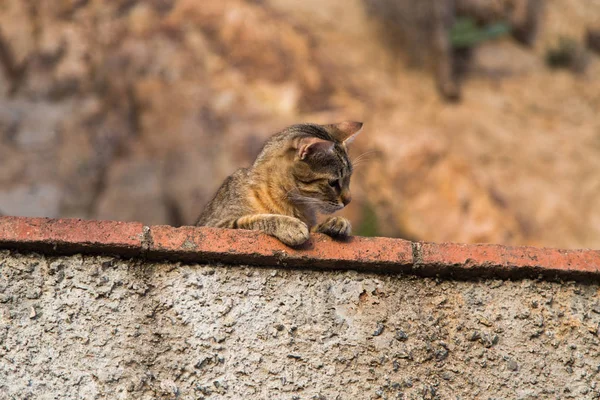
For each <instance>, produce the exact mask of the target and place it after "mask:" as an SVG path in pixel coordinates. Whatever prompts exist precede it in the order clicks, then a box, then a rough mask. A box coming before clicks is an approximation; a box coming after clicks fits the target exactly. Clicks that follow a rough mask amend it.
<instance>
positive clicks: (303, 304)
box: [0, 250, 600, 399]
mask: <svg viewBox="0 0 600 400" xmlns="http://www.w3.org/2000/svg"><path fill="white" fill-rule="evenodd" d="M599 326H600V296H599V286H598V284H596V283H593V284H592V283H589V284H586V283H573V282H545V281H540V280H529V279H524V280H515V281H510V280H494V279H492V280H468V281H452V280H441V279H430V278H418V277H415V276H408V275H374V274H368V273H357V272H353V271H337V272H336V271H311V270H291V269H286V268H279V269H271V268H257V267H247V266H243V265H235V266H223V265H206V264H189V265H186V264H181V263H170V262H157V263H154V262H148V261H142V260H125V259H119V258H114V257H108V256H85V255H72V256H44V255H39V254H19V253H15V252H11V251H7V250H4V251H2V252H1V253H0V393H1V394H0V398H2V399H28V398H29V399H33V398H35V399H50V398H83V399H94V398H96V399H104V398H106V399H156V398H165V399H169V398H172V399H175V398H180V399H192V398H193V399H202V398H205V399H242V398H243V399H251V398H252V399H274V398H277V399H279V398H281V399H348V398H357V399H367V398H384V399H385V398H387V399H492V398H507V399H509V398H510V399H541V398H548V399H549V398H557V399H558V398H561V399H569V398H572V399H597V398H600V387H599V386H598V383H597V382H598V373H599V372H600V352H599V345H600V338H599V330H598V329H599Z"/></svg>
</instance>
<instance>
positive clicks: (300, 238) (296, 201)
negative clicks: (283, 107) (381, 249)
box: [196, 121, 362, 246]
mask: <svg viewBox="0 0 600 400" xmlns="http://www.w3.org/2000/svg"><path fill="white" fill-rule="evenodd" d="M361 128H362V123H361V122H349V121H348V122H341V123H338V124H331V125H316V124H300V125H293V126H290V127H288V128H286V129H284V130H283V131H282V132H280V133H277V134H275V135H274V136H272V137H271V138H270V139H269V140H268V141H267V142H266V143H265V145H264V147H263V148H262V150H261V152H260V154H259V155H258V157H257V158H256V160H255V161H254V164H253V165H252V166H251V167H250V168H241V169H238V170H237V171H236V172H234V173H233V174H232V175H231V176H229V177H228V178H227V179H226V180H225V182H223V185H221V187H220V188H219V190H218V191H217V193H216V195H215V197H214V198H213V199H212V200H211V201H210V203H208V205H207V206H206V208H205V209H204V211H203V212H202V214H201V215H200V217H199V218H198V221H197V222H196V225H198V226H214V227H220V228H233V229H256V230H260V231H263V232H265V233H267V234H269V235H271V236H274V237H276V238H277V239H279V240H280V241H282V242H283V243H285V244H287V245H289V246H297V245H300V244H302V243H304V242H306V241H307V240H308V238H309V230H312V231H313V232H321V233H325V234H326V235H329V236H332V237H338V238H344V237H347V236H349V235H350V231H351V225H350V221H348V220H347V219H345V218H342V217H337V216H335V217H329V218H328V219H327V220H325V221H324V222H323V223H321V224H319V225H316V221H317V220H316V217H317V212H320V213H323V214H332V213H334V212H335V211H338V210H341V209H342V208H343V207H344V206H346V205H347V204H348V203H349V202H350V188H349V185H350V176H351V175H352V163H351V162H350V159H349V157H348V152H347V146H348V144H349V143H350V142H351V141H352V140H353V139H354V138H355V137H356V135H357V134H358V133H359V132H360V130H361Z"/></svg>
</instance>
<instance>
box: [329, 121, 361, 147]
mask: <svg viewBox="0 0 600 400" xmlns="http://www.w3.org/2000/svg"><path fill="white" fill-rule="evenodd" d="M362 126H363V123H362V122H354V121H344V122H340V123H339V124H333V127H334V128H335V129H336V131H337V132H336V133H335V138H336V139H337V140H338V141H339V142H340V143H342V144H343V145H345V146H346V145H349V144H350V143H352V141H353V140H354V139H355V138H356V136H358V134H359V133H360V131H361V130H362Z"/></svg>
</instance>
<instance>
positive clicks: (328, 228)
mask: <svg viewBox="0 0 600 400" xmlns="http://www.w3.org/2000/svg"><path fill="white" fill-rule="evenodd" d="M316 231H317V232H321V233H324V234H326V235H328V236H332V237H339V238H345V237H347V236H350V234H351V232H352V224H350V221H348V220H347V219H346V218H343V217H330V218H328V219H327V220H325V222H323V223H322V224H321V225H319V226H317V229H316Z"/></svg>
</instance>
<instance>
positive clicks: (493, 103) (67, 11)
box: [0, 0, 600, 247]
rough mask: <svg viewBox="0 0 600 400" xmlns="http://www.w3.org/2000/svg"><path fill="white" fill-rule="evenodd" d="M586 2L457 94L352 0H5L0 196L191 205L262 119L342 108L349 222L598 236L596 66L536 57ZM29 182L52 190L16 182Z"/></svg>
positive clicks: (495, 53)
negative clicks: (352, 168) (34, 192)
mask: <svg viewBox="0 0 600 400" xmlns="http://www.w3.org/2000/svg"><path fill="white" fill-rule="evenodd" d="M578 7H579V6H577V7H567V6H565V4H563V2H561V1H552V2H548V13H547V17H546V20H547V21H546V22H545V23H544V29H543V30H542V32H541V34H540V38H539V45H538V47H536V48H535V49H534V50H533V51H525V50H522V49H518V48H517V47H515V46H514V45H512V44H510V43H502V42H500V43H496V44H491V45H490V46H488V47H484V48H482V49H479V51H478V52H477V53H476V54H475V65H474V69H473V70H474V73H473V74H472V75H471V78H470V79H469V80H468V81H467V82H466V83H465V85H464V100H463V102H462V103H461V104H459V105H455V106H448V105H445V104H443V103H442V102H440V101H439V100H438V99H437V97H436V93H435V89H434V87H433V84H432V83H431V82H430V80H429V77H428V76H427V75H425V74H420V73H418V72H414V71H407V70H405V69H404V67H403V66H402V65H399V64H395V63H394V62H393V61H392V60H393V57H392V55H391V54H389V51H388V50H387V48H386V47H385V46H383V45H382V44H381V43H380V41H379V39H378V36H377V35H376V33H375V30H374V29H372V24H371V21H370V20H369V19H368V18H367V17H366V16H365V14H364V9H363V7H362V3H360V2H359V1H358V0H354V1H345V0H344V1H342V0H330V1H328V2H317V1H312V0H311V1H306V2H297V1H291V0H271V1H264V2H256V1H244V0H229V1H223V2H220V1H219V2H217V1H214V2H202V4H200V3H199V2H197V1H193V0H179V1H169V0H153V1H144V2H142V1H111V2H96V1H88V2H85V1H83V2H82V1H50V0H48V1H41V2H34V1H22V0H6V1H4V2H3V4H2V6H0V47H1V48H2V49H5V50H6V51H5V52H4V53H6V54H7V55H8V56H6V57H3V58H2V61H1V62H0V64H1V65H0V71H1V72H0V157H1V163H2V167H1V168H0V199H11V200H10V201H11V203H10V204H11V206H10V207H8V205H7V204H8V203H2V202H0V213H4V214H7V213H12V212H13V211H11V210H14V209H15V208H14V207H13V205H14V204H15V201H16V200H15V199H17V198H18V199H22V200H19V201H18V203H19V207H18V210H20V211H19V213H22V214H23V215H39V214H43V213H47V212H48V211H43V210H41V209H40V208H39V204H52V205H53V206H52V207H51V209H52V210H53V211H52V212H53V213H55V214H58V215H61V216H76V217H87V218H108V219H123V220H141V221H142V222H145V223H171V224H186V223H191V222H193V220H194V218H195V217H196V215H197V214H198V212H199V211H200V209H201V208H202V206H203V205H204V203H205V202H206V201H208V199H209V197H210V196H211V195H212V194H213V192H214V190H215V189H216V187H217V186H218V185H219V184H220V183H221V181H222V180H223V179H224V178H225V177H226V176H227V175H229V174H230V173H231V172H233V171H234V170H235V169H236V168H238V167H241V166H246V165H248V164H249V163H250V162H251V161H252V159H253V158H254V156H255V155H256V154H257V152H258V150H259V149H260V146H261V144H262V142H263V140H264V139H265V138H266V137H268V136H269V135H270V134H272V133H274V132H276V131H277V130H278V129H281V128H283V127H284V126H286V125H289V124H291V123H297V122H302V121H311V122H317V123H323V122H332V121H338V120H344V119H353V120H363V121H364V122H365V123H366V125H365V130H364V133H362V134H361V136H360V137H359V138H358V139H357V141H356V142H355V145H354V147H353V149H352V151H353V153H354V154H355V156H358V155H359V154H361V153H365V152H369V153H368V154H366V155H365V156H364V158H363V161H360V162H359V164H360V165H358V166H357V170H356V175H355V178H354V181H353V191H354V199H355V200H354V201H353V203H352V204H351V205H350V206H349V208H348V210H346V211H345V213H346V214H347V215H349V216H350V217H351V219H352V220H353V223H354V226H355V227H358V228H359V230H360V231H363V232H369V233H378V234H385V235H395V236H403V237H408V238H413V239H415V238H416V239H421V240H435V241H439V240H449V241H465V242H500V243H509V244H541V245H547V246H565V247H582V246H583V247H600V208H599V207H598V206H597V205H596V200H595V199H597V198H598V195H599V194H600V178H599V175H598V173H597V171H598V170H600V169H599V168H600V165H599V163H600V161H598V160H600V157H599V155H600V154H599V153H600V145H599V144H598V143H600V142H599V141H598V132H600V122H598V119H597V116H596V114H597V110H598V107H599V106H600V100H599V99H598V96H597V93H600V84H599V83H598V82H597V80H595V79H594V78H593V77H594V76H600V74H599V72H600V71H599V68H600V66H599V63H598V60H597V58H592V61H591V63H590V66H589V71H588V74H589V75H588V76H579V77H577V76H573V75H571V74H569V73H562V72H561V73H555V72H551V71H549V70H547V69H546V68H545V66H544V65H543V58H542V57H543V54H544V49H545V47H544V46H545V45H546V44H547V43H550V42H551V41H552V39H553V38H555V37H556V35H558V34H559V33H562V32H563V31H564V32H566V33H568V34H573V35H575V34H576V32H575V33H574V31H573V29H575V28H574V27H575V26H576V25H577V24H575V23H574V22H573V23H571V24H568V26H566V25H565V24H564V23H563V21H562V20H561V19H560V18H558V16H562V15H564V16H566V17H568V18H569V19H570V20H571V21H579V22H581V24H582V25H585V24H586V23H587V22H588V21H591V20H593V18H591V17H590V15H600V10H598V9H595V8H593V7H591V6H590V7H589V8H587V9H586V10H585V11H584V10H582V9H581V10H580V9H579V8H578ZM582 7H583V6H582ZM581 30H582V32H583V31H584V28H583V27H582V29H581ZM499 54H500V55H504V56H499ZM507 60H509V61H507ZM511 60H514V62H513V61H511ZM40 185H43V187H44V188H45V189H44V190H43V191H39V193H41V195H43V194H44V193H51V194H52V196H53V197H52V199H47V201H46V200H44V199H39V198H35V196H21V194H22V193H23V190H24V189H23V188H26V187H40ZM33 199H35V201H33ZM9 208H10V209H9ZM46 209H50V208H46ZM363 220H367V222H368V224H366V225H365V224H363V223H362V222H361V221H363ZM374 226H375V228H373V227H374Z"/></svg>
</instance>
